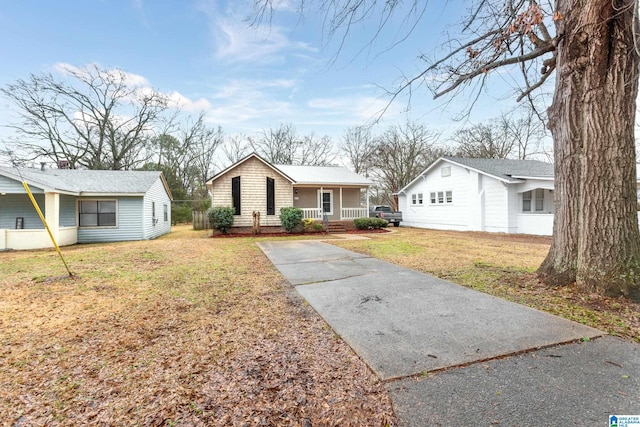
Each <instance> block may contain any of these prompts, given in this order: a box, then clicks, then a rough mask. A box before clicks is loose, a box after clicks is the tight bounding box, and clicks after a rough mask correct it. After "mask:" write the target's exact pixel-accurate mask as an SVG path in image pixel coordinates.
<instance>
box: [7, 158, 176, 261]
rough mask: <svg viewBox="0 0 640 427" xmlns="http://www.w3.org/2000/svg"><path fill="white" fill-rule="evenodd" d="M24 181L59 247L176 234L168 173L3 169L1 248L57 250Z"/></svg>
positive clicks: (145, 238)
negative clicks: (53, 247)
mask: <svg viewBox="0 0 640 427" xmlns="http://www.w3.org/2000/svg"><path fill="white" fill-rule="evenodd" d="M23 181H24V182H26V183H27V184H28V186H29V189H30V190H31V192H32V193H33V196H34V198H35V200H36V202H37V203H38V205H39V207H40V210H41V211H42V213H43V215H44V216H45V219H46V221H47V223H48V225H49V228H50V229H51V232H52V234H53V236H54V238H55V239H56V242H57V244H58V245H59V246H66V245H72V244H75V243H96V242H114V241H124V240H147V239H154V238H156V237H158V236H161V235H163V234H166V233H169V232H170V231H171V199H172V196H171V191H170V190H169V187H168V185H167V182H166V180H165V178H164V176H163V174H162V172H155V171H105V170H77V169H43V170H41V169H27V168H11V167H3V166H0V250H5V249H38V248H47V247H52V246H53V244H52V242H51V239H50V237H49V235H48V233H47V231H46V229H45V227H44V224H43V223H42V221H41V220H40V217H39V216H38V214H37V212H36V210H35V208H34V207H33V205H32V203H31V201H30V200H29V196H28V195H27V193H26V191H25V189H24V186H23V184H22V182H23Z"/></svg>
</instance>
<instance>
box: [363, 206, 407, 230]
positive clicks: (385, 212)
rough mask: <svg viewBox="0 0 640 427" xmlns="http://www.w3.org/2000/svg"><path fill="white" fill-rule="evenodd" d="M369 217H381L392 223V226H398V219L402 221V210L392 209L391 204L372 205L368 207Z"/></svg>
mask: <svg viewBox="0 0 640 427" xmlns="http://www.w3.org/2000/svg"><path fill="white" fill-rule="evenodd" d="M369 217H370V218H382V219H385V220H387V222H388V223H390V224H393V226H394V227H399V226H400V221H402V212H397V211H394V210H393V209H391V206H387V205H374V206H370V207H369Z"/></svg>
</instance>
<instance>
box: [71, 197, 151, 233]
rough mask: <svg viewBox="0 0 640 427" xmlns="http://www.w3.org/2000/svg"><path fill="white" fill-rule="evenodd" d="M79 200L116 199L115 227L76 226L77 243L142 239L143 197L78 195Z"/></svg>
mask: <svg viewBox="0 0 640 427" xmlns="http://www.w3.org/2000/svg"><path fill="white" fill-rule="evenodd" d="M81 200H117V208H116V209H117V216H116V223H117V225H116V227H78V243H98V242H119V241H125V240H141V239H143V231H142V216H143V198H142V197H141V196H137V197H84V198H83V197H79V198H78V201H81Z"/></svg>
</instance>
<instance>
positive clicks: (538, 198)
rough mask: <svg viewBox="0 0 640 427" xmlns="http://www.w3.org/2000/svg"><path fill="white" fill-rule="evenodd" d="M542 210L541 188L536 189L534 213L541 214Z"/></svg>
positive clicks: (542, 196) (542, 193)
mask: <svg viewBox="0 0 640 427" xmlns="http://www.w3.org/2000/svg"><path fill="white" fill-rule="evenodd" d="M543 210H544V190H543V189H542V188H537V189H536V212H542V211H543Z"/></svg>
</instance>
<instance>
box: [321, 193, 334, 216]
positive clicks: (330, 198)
mask: <svg viewBox="0 0 640 427" xmlns="http://www.w3.org/2000/svg"><path fill="white" fill-rule="evenodd" d="M324 193H327V194H329V212H325V211H324V204H323V199H322V194H324ZM318 209H320V213H322V214H327V215H329V216H332V215H333V190H331V189H329V190H325V189H324V188H320V189H319V190H318Z"/></svg>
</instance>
